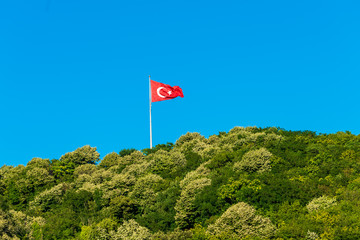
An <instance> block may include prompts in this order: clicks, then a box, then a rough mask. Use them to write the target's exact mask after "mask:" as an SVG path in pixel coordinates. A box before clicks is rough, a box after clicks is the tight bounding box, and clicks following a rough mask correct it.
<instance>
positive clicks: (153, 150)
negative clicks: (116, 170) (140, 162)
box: [142, 142, 174, 156]
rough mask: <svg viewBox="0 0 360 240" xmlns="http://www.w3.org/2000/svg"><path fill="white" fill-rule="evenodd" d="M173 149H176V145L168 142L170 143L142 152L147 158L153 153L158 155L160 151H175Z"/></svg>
mask: <svg viewBox="0 0 360 240" xmlns="http://www.w3.org/2000/svg"><path fill="white" fill-rule="evenodd" d="M173 147H174V144H173V143H170V142H168V143H166V144H158V145H156V146H155V147H153V148H145V149H143V150H142V152H143V153H144V154H145V155H146V156H148V155H150V154H152V153H156V152H157V151H159V150H163V151H167V152H169V151H170V150H171V149H173Z"/></svg>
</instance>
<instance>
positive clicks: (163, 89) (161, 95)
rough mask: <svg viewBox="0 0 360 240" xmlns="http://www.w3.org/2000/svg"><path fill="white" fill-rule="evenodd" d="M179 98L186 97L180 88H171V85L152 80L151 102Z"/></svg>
mask: <svg viewBox="0 0 360 240" xmlns="http://www.w3.org/2000/svg"><path fill="white" fill-rule="evenodd" d="M178 96H180V97H184V94H183V92H182V89H181V88H180V87H178V86H174V87H171V86H170V85H167V84H164V83H159V82H155V81H153V80H151V102H158V101H164V100H170V99H173V98H176V97H178Z"/></svg>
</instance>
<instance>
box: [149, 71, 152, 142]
mask: <svg viewBox="0 0 360 240" xmlns="http://www.w3.org/2000/svg"><path fill="white" fill-rule="evenodd" d="M149 104H150V108H149V110H150V149H152V127H151V80H150V75H149Z"/></svg>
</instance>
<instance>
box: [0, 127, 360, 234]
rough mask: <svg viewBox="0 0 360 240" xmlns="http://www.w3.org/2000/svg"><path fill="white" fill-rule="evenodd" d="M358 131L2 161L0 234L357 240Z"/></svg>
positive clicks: (263, 133) (271, 134)
mask: <svg viewBox="0 0 360 240" xmlns="http://www.w3.org/2000/svg"><path fill="white" fill-rule="evenodd" d="M359 173H360V136H356V135H353V134H351V133H350V132H338V133H336V134H316V133H315V132H311V131H298V132H294V131H286V130H283V129H280V128H256V127H247V128H243V127H235V128H233V129H232V130H230V131H229V132H228V133H226V132H220V133H219V134H218V135H213V136H210V137H209V138H205V137H203V136H201V135H200V134H198V133H187V134H185V135H183V136H181V137H180V138H179V139H178V140H177V141H176V142H175V143H174V144H172V143H167V144H160V145H157V146H156V147H155V148H153V149H143V150H142V151H137V150H134V149H124V150H122V151H120V152H119V153H116V152H113V153H110V154H108V155H106V156H104V157H103V158H102V159H100V155H99V153H98V152H97V151H96V148H93V147H90V146H84V147H81V148H79V149H76V150H75V151H73V152H70V153H66V154H64V155H63V156H62V157H61V158H60V159H53V160H49V159H40V158H34V159H32V160H31V161H30V162H28V164H27V165H26V166H23V165H19V166H16V167H13V166H6V165H4V166H2V167H1V168H0V239H5V240H6V239H77V240H97V239H104V240H113V239H126V240H131V239H134V240H142V239H159V240H170V239H171V240H173V239H197V240H206V239H208V240H219V239H247V240H249V239H278V240H280V239H313V240H315V239H339V240H340V239H341V240H345V239H354V240H355V239H356V240H358V239H360V174H359Z"/></svg>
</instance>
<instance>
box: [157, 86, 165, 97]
mask: <svg viewBox="0 0 360 240" xmlns="http://www.w3.org/2000/svg"><path fill="white" fill-rule="evenodd" d="M163 88H164V87H159V88H158V89H157V94H158V95H159V97H161V98H165V96H163V95H161V94H160V90H161V89H163ZM164 89H165V88H164Z"/></svg>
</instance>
